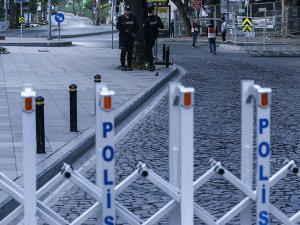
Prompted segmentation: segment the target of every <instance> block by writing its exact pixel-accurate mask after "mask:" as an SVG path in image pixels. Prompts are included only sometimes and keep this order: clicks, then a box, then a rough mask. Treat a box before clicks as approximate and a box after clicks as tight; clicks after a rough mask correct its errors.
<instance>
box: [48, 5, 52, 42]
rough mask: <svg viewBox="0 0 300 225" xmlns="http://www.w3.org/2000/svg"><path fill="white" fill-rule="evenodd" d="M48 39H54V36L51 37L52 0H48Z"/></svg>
mask: <svg viewBox="0 0 300 225" xmlns="http://www.w3.org/2000/svg"><path fill="white" fill-rule="evenodd" d="M48 40H52V37H51V0H48Z"/></svg>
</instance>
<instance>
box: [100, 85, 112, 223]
mask: <svg viewBox="0 0 300 225" xmlns="http://www.w3.org/2000/svg"><path fill="white" fill-rule="evenodd" d="M114 94H115V92H114V91H109V90H108V89H107V88H102V89H101V91H100V102H99V103H100V105H99V106H98V108H100V109H99V110H98V112H99V115H97V117H98V116H99V119H97V121H99V122H100V123H97V126H100V144H99V145H100V146H99V147H100V148H99V149H96V151H97V152H98V153H97V156H98V157H99V156H100V157H101V161H100V162H101V165H97V166H99V168H98V171H100V173H101V175H100V177H101V179H100V180H98V181H97V182H100V183H98V184H101V190H102V199H103V201H102V216H103V218H102V221H101V223H100V224H115V223H116V213H115V194H114V192H115V166H114V163H115V160H114V157H115V150H114V110H113V104H112V103H113V102H112V98H113V96H114ZM98 137H99V136H98ZM99 153H100V154H99ZM97 156H96V157H97ZM98 160H99V158H97V161H98ZM98 223H99V221H98Z"/></svg>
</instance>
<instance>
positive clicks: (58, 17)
mask: <svg viewBox="0 0 300 225" xmlns="http://www.w3.org/2000/svg"><path fill="white" fill-rule="evenodd" d="M54 18H55V21H56V22H57V23H62V22H64V20H65V15H64V14H62V13H56V14H55V17H54Z"/></svg>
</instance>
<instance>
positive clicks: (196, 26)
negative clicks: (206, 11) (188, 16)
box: [192, 17, 201, 48]
mask: <svg viewBox="0 0 300 225" xmlns="http://www.w3.org/2000/svg"><path fill="white" fill-rule="evenodd" d="M200 27H201V26H200V21H199V17H196V18H195V19H194V20H193V23H192V28H193V32H192V37H193V42H192V47H193V48H198V47H197V46H196V41H197V38H198V34H199V32H200Z"/></svg>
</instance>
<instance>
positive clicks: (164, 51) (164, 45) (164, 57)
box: [163, 44, 166, 62]
mask: <svg viewBox="0 0 300 225" xmlns="http://www.w3.org/2000/svg"><path fill="white" fill-rule="evenodd" d="M165 61H166V44H163V62H165Z"/></svg>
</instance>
